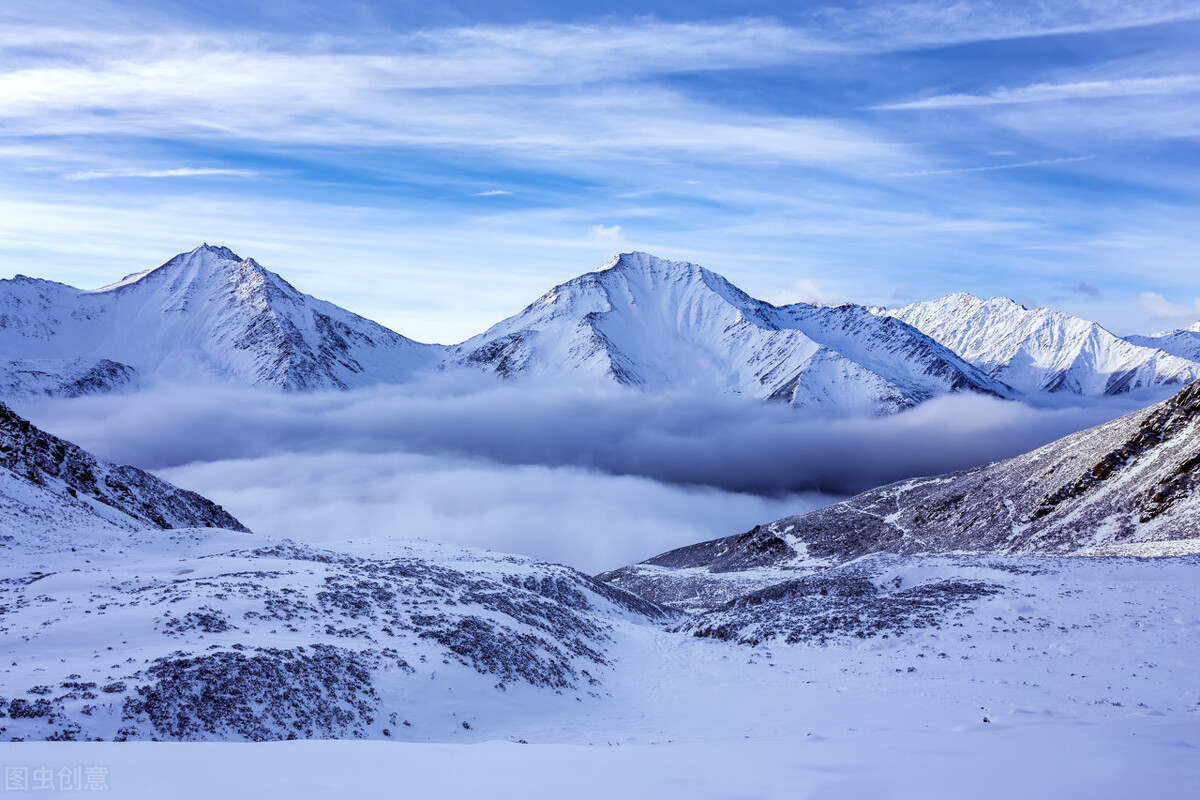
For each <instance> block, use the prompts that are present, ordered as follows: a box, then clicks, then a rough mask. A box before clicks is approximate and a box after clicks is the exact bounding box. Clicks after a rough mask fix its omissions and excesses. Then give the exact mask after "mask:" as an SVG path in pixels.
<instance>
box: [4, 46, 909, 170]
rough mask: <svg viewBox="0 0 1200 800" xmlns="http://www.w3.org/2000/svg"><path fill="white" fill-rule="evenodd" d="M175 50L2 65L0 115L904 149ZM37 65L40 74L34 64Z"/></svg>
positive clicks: (582, 151) (419, 139) (84, 123)
mask: <svg viewBox="0 0 1200 800" xmlns="http://www.w3.org/2000/svg"><path fill="white" fill-rule="evenodd" d="M224 66H226V67H228V68H229V69H228V71H224V72H223V71H222V70H223V65H220V64H214V63H203V64H199V63H191V62H187V63H182V64H176V65H171V66H170V67H167V66H165V65H151V66H148V67H146V68H144V69H140V70H138V71H136V72H127V73H123V74H119V75H117V74H104V75H97V74H93V73H90V72H86V71H82V72H80V71H76V72H75V73H73V74H70V75H53V76H52V75H47V74H43V73H42V72H41V71H34V72H33V73H22V74H15V75H14V74H10V75H7V76H3V77H0V116H2V117H8V118H9V119H10V120H11V124H12V125H14V126H19V127H20V128H21V129H22V130H23V132H24V133H26V134H27V135H28V134H38V135H51V136H68V135H70V136H81V135H106V136H132V137H165V138H182V139H193V140H208V139H211V138H213V137H216V138H231V139H240V140H248V141H259V142H271V143H275V144H279V143H285V144H292V145H321V146H339V147H375V146H385V147H428V148H440V149H464V148H466V149H473V150H477V151H480V152H486V153H492V154H494V153H497V152H504V153H508V154H515V155H518V156H521V157H524V158H527V159H535V160H540V161H546V160H553V159H559V158H561V157H563V156H565V155H571V156H573V157H577V158H583V159H588V160H591V161H596V160H602V159H606V158H617V157H630V158H643V157H654V158H664V157H668V158H685V159H686V158H691V159H706V158H711V157H719V159H720V160H721V161H723V162H729V163H738V162H744V161H760V162H763V161H765V162H783V163H791V164H802V165H822V166H841V167H843V168H845V169H851V170H855V171H858V170H860V169H862V168H864V167H865V166H866V165H869V164H871V163H879V162H886V161H893V160H897V159H899V158H900V157H901V156H902V155H903V153H904V148H902V147H900V146H898V145H896V144H893V143H890V142H887V141H883V140H877V139H875V138H873V137H872V135H871V134H869V133H868V132H866V131H865V130H864V129H860V128H859V127H857V126H855V125H852V124H848V123H841V122H835V121H832V120H826V119H816V118H813V119H808V118H795V117H778V116H775V117H773V116H768V115H750V114H744V113H734V112H729V111H727V110H722V109H718V108H716V107H712V106H709V105H707V104H704V103H700V102H696V101H694V100H691V99H689V98H687V97H685V96H684V95H682V94H680V93H678V92H674V91H669V90H665V89H661V88H655V87H650V86H607V87H598V88H596V89H595V90H594V91H590V92H588V93H587V94H584V95H581V94H578V93H573V92H569V91H567V92H559V91H549V92H547V91H533V90H529V89H522V90H512V91H509V92H506V93H500V94H497V93H493V92H457V93H450V94H432V95H431V94H427V93H421V92H408V91H396V90H394V89H393V88H392V87H390V86H387V85H386V84H375V83H370V82H358V83H357V84H356V83H355V82H353V81H352V82H349V83H348V84H345V85H342V84H340V83H339V80H338V78H337V77H336V76H334V75H331V74H330V73H329V72H326V71H321V70H318V71H315V72H310V71H309V70H308V68H307V67H306V66H303V65H301V66H300V67H299V68H298V69H297V70H296V71H294V72H292V71H287V70H283V71H279V72H275V71H272V70H270V69H265V68H261V69H260V68H259V67H255V66H253V65H247V64H241V65H224ZM35 73H37V74H35Z"/></svg>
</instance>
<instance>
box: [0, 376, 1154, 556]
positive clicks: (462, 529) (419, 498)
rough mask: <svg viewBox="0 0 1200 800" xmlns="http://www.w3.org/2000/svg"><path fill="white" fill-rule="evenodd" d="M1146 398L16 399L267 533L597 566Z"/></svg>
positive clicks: (425, 393) (437, 389)
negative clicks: (1036, 403)
mask: <svg viewBox="0 0 1200 800" xmlns="http://www.w3.org/2000/svg"><path fill="white" fill-rule="evenodd" d="M1147 401H1148V400H1147V398H1146V397H1139V398H1132V399H1125V400H1118V401H1111V402H1107V403H1096V404H1093V405H1090V406H1086V407H1059V408H1043V409H1035V408H1031V407H1029V406H1026V405H1023V404H1020V403H1014V402H1003V401H998V400H993V399H989V398H986V397H976V396H962V397H947V398H941V399H937V400H933V401H931V402H929V403H926V404H924V405H922V406H920V407H918V408H917V409H914V410H913V411H910V412H907V413H905V414H901V415H898V416H894V417H888V418H884V419H827V418H814V417H812V416H810V415H805V414H803V413H799V412H796V411H794V410H792V409H788V408H782V407H777V406H768V405H762V404H758V403H753V402H747V401H743V400H740V399H738V398H734V397H711V396H697V395H693V394H687V393H678V394H664V395H657V396H650V395H644V394H641V393H637V392H631V391H619V390H613V391H611V392H603V391H590V390H579V391H573V390H569V389H564V388H562V387H554V386H534V385H526V386H521V387H515V386H499V387H497V386H495V385H494V384H491V383H490V382H483V383H480V384H470V385H462V384H458V383H453V384H452V383H448V382H447V380H437V381H431V382H430V383H428V384H422V385H415V386H407V387H399V388H387V389H378V390H372V391H359V392H350V393H322V394H314V395H281V394H276V393H271V392H258V391H236V390H231V389H228V388H216V387H213V388H211V389H210V390H208V391H198V390H197V389H196V388H195V387H192V388H189V389H187V390H182V389H181V390H170V389H164V390H160V391H155V392H146V393H142V394H136V395H128V396H105V397H94V398H85V399H79V400H71V401H49V400H44V401H25V402H23V403H21V404H19V406H18V410H19V411H21V412H22V413H26V414H28V415H29V416H30V417H31V418H32V419H33V420H34V421H35V422H36V423H37V424H39V425H41V426H42V427H44V428H45V429H47V430H49V431H51V432H53V433H55V434H57V435H60V436H62V437H64V438H66V439H68V440H71V441H75V442H77V443H79V444H81V445H82V446H84V447H86V448H88V449H90V450H92V451H94V452H96V453H97V454H99V455H101V456H102V457H104V458H108V459H111V460H114V461H119V462H122V463H132V464H135V465H137V466H141V467H144V468H149V469H154V470H156V471H159V472H160V473H161V474H163V475H164V476H165V477H167V478H168V479H170V480H173V481H176V482H178V483H179V484H181V485H183V486H185V487H187V488H190V489H194V490H196V491H199V492H201V493H203V494H206V495H208V496H210V497H212V498H213V499H215V500H217V501H218V502H220V503H222V504H223V505H225V506H226V508H227V509H228V510H229V511H231V512H232V513H233V514H234V515H235V516H238V517H240V518H242V519H243V521H244V522H246V523H247V524H249V525H250V526H251V527H252V528H254V529H256V530H259V531H261V532H263V533H269V534H275V535H281V536H290V537H294V538H298V539H301V540H305V541H330V540H338V539H345V538H360V537H365V536H373V535H397V534H398V535H405V536H418V537H423V538H432V539H446V540H450V541H455V542H459V543H463V544H471V545H477V546H484V547H491V548H493V549H497V550H504V551H512V552H520V553H526V554H530V555H533V556H536V557H539V558H543V559H548V560H555V561H562V562H565V563H569V564H572V565H574V566H578V567H580V568H583V569H586V570H589V571H597V570H601V569H608V568H612V567H615V566H619V565H621V564H625V563H630V562H633V561H638V560H641V559H644V558H648V557H650V556H652V555H654V554H656V553H658V552H661V551H663V550H666V549H670V548H673V547H678V546H682V545H685V544H690V543H693V542H696V541H701V540H705V539H710V538H715V537H718V536H724V535H732V534H735V533H740V532H742V531H744V530H747V529H749V528H750V527H751V526H753V525H754V524H758V523H762V522H767V521H770V520H773V519H776V518H779V517H782V516H786V515H788V514H792V513H798V512H802V511H805V510H808V509H810V508H813V507H815V506H816V505H819V504H822V503H824V502H828V501H829V500H830V499H831V496H833V495H844V494H848V493H852V492H857V491H861V490H863V489H866V488H869V487H872V486H875V485H880V484H883V483H887V482H890V481H893V480H899V479H902V478H906V477H911V476H914V475H928V474H937V473H940V472H945V471H948V470H952V469H960V468H965V467H970V466H974V465H976V464H979V463H983V462H985V461H989V460H993V459H996V458H1001V457H1006V456H1010V455H1015V454H1017V453H1020V452H1024V451H1026V450H1029V449H1032V448H1033V447H1035V446H1038V445H1040V444H1043V443H1046V442H1048V441H1051V440H1053V439H1056V438H1058V437H1060V436H1062V435H1065V434H1066V433H1069V432H1072V431H1075V430H1078V429H1080V428H1083V427H1088V426H1090V425H1093V424H1097V423H1099V422H1102V421H1105V420H1107V419H1110V418H1112V417H1114V416H1116V415H1117V414H1119V413H1121V412H1124V411H1129V410H1133V409H1134V408H1136V407H1139V406H1140V405H1142V404H1145V403H1146V402H1147Z"/></svg>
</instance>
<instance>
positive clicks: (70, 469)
mask: <svg viewBox="0 0 1200 800" xmlns="http://www.w3.org/2000/svg"><path fill="white" fill-rule="evenodd" d="M0 522H2V526H0V534H2V535H0V539H3V540H4V541H3V545H4V546H5V547H10V548H11V547H14V546H16V544H15V541H16V540H17V539H18V538H21V539H30V538H33V539H36V540H37V542H36V544H32V545H31V544H30V542H28V541H25V542H23V543H22V546H24V547H27V548H28V547H36V548H41V549H48V550H50V551H54V550H56V549H65V545H64V540H62V538H61V537H63V536H67V535H69V531H70V530H73V529H78V528H80V527H81V526H82V527H88V528H97V529H100V530H140V529H146V528H182V527H215V528H228V529H231V530H238V531H245V530H246V528H245V527H244V526H243V525H242V524H241V523H240V522H238V521H237V520H236V519H234V518H233V516H231V515H230V514H229V513H227V512H226V511H225V510H224V509H223V508H221V507H220V506H218V505H217V504H215V503H213V502H212V501H210V500H207V499H206V498H204V497H201V496H200V495H198V494H196V493H195V492H189V491H187V490H185V489H180V488H178V487H176V486H172V485H171V484H169V483H167V482H166V481H164V480H161V479H159V478H156V477H155V476H153V475H151V474H149V473H147V472H143V471H142V470H140V469H137V468H135V467H127V466H119V465H117V464H110V463H108V462H107V461H102V460H100V459H98V458H96V457H95V456H93V455H91V454H90V453H88V452H87V451H85V450H83V449H81V448H79V447H78V446H76V445H74V444H71V443H70V442H68V441H64V440H63V439H59V438H58V437H57V436H52V435H51V434H48V433H46V432H45V431H42V430H39V429H38V428H37V426H35V425H33V424H32V423H31V422H29V421H28V420H26V419H23V418H21V417H19V416H18V415H17V414H15V413H13V411H12V410H11V409H9V408H8V406H5V405H4V404H3V403H0ZM9 552H12V551H11V550H10V551H9Z"/></svg>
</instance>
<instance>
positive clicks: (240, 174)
mask: <svg viewBox="0 0 1200 800" xmlns="http://www.w3.org/2000/svg"><path fill="white" fill-rule="evenodd" d="M258 175H259V173H258V172H257V171H255V170H251V169H221V168H206V167H177V168H175V169H141V168H137V167H130V168H127V169H104V170H86V171H83V172H72V173H70V174H68V175H64V176H63V177H64V178H66V179H67V180H69V181H96V180H106V179H109V178H196V177H206V176H224V177H234V178H256V177H258Z"/></svg>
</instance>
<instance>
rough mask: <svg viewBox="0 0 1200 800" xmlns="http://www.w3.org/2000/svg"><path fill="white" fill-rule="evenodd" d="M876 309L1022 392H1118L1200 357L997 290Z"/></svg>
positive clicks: (1157, 380)
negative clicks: (986, 297) (1128, 337)
mask: <svg viewBox="0 0 1200 800" xmlns="http://www.w3.org/2000/svg"><path fill="white" fill-rule="evenodd" d="M879 313H881V314H885V315H888V316H891V317H895V318H897V319H902V320H904V321H905V322H907V323H908V324H910V325H912V326H913V327H914V328H916V329H918V330H920V331H921V332H922V333H925V334H927V335H928V336H930V337H932V338H933V339H935V340H937V341H938V342H940V343H941V344H943V345H945V346H946V347H948V348H949V349H950V350H953V351H954V352H955V353H957V354H958V355H959V356H961V357H962V358H964V359H966V360H967V361H968V362H970V363H971V364H973V365H975V366H976V367H978V368H979V369H981V370H983V372H985V373H986V374H987V375H989V376H991V377H992V378H995V379H996V380H1000V381H1003V382H1004V383H1006V384H1008V385H1009V386H1012V387H1014V388H1016V389H1019V390H1020V391H1022V392H1025V393H1027V394H1037V393H1040V392H1070V393H1074V394H1083V395H1105V394H1119V393H1122V392H1127V391H1129V390H1130V389H1136V388H1139V387H1145V386H1158V385H1162V384H1182V383H1187V382H1189V381H1193V380H1195V379H1196V378H1197V377H1200V363H1197V361H1196V360H1194V359H1191V358H1189V357H1183V358H1181V357H1180V356H1181V355H1183V354H1182V353H1178V354H1176V355H1171V354H1170V352H1164V349H1165V348H1164V349H1158V345H1154V346H1143V345H1149V342H1144V341H1140V340H1139V341H1138V343H1136V344H1135V343H1134V341H1133V340H1132V338H1131V340H1126V339H1121V338H1119V337H1117V336H1116V335H1114V334H1112V333H1109V332H1108V331H1107V330H1105V329H1104V328H1102V327H1100V326H1099V325H1097V324H1096V323H1094V322H1090V321H1088V320H1085V319H1081V318H1079V317H1073V316H1071V315H1069V314H1064V313H1063V312H1061V311H1055V310H1053V309H1049V308H1035V309H1027V308H1025V307H1024V306H1022V305H1019V304H1017V303H1015V302H1013V301H1012V300H1009V299H1007V298H1003V297H993V298H992V299H990V300H982V299H980V298H978V297H974V296H972V295H969V294H965V293H959V294H951V295H947V296H946V297H943V298H940V299H938V300H930V301H927V302H919V303H913V304H911V305H908V306H905V307H903V308H898V309H886V310H881V311H880V312H879ZM1171 352H1174V351H1171Z"/></svg>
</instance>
